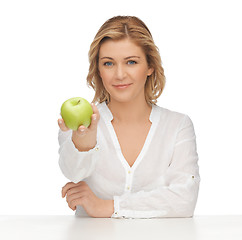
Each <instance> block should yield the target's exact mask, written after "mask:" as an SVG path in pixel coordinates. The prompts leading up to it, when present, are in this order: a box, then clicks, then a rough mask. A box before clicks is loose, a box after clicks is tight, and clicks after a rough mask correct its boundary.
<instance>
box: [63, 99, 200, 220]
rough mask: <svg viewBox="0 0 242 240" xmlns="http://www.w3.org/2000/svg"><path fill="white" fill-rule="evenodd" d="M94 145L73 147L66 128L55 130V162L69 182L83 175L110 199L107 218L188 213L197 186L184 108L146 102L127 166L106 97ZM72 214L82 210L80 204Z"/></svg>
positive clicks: (190, 126)
mask: <svg viewBox="0 0 242 240" xmlns="http://www.w3.org/2000/svg"><path fill="white" fill-rule="evenodd" d="M97 107H98V110H99V112H100V116H101V117H100V120H99V123H98V129H97V145H96V146H95V147H94V148H93V149H91V150H89V151H87V152H79V151H78V150H77V149H76V148H75V146H74V144H73V142H72V139H71V137H72V131H71V130H70V131H67V132H62V131H61V130H60V131H59V144H60V148H59V156H60V157H59V165H60V168H61V170H62V172H63V174H64V175H65V176H66V177H67V178H68V179H69V180H71V181H72V182H75V183H77V182H79V181H85V182H86V183H87V184H88V186H89V187H90V188H91V190H92V191H93V192H94V194H96V196H97V197H99V198H102V199H113V200H114V213H113V215H112V217H113V218H157V217H191V216H193V213H194V209H195V205H196V202H197V196H198V190H199V183H200V177H199V168H198V164H197V161H198V155H197V150H196V136H195V133H194V128H193V124H192V121H191V119H190V118H189V117H188V116H187V115H184V114H181V113H177V112H173V111H170V110H168V109H165V108H162V107H159V106H157V105H153V106H152V110H151V114H150V121H151V122H152V125H151V128H150V130H149V133H148V135H147V138H146V141H145V143H144V146H143V148H142V150H141V152H140V154H139V156H138V157H137V159H136V161H135V162H134V164H133V165H132V167H130V166H129V164H128V163H127V161H126V160H125V158H124V156H123V154H122V151H121V148H120V144H119V142H118V138H117V136H116V133H115V131H114V128H113V126H112V123H111V121H112V119H113V116H112V113H111V111H110V110H109V108H108V106H107V105H106V103H105V102H104V103H101V104H98V105H97ZM76 215H78V216H87V214H86V212H85V210H84V209H83V208H82V207H81V206H77V210H76Z"/></svg>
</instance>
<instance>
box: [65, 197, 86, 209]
mask: <svg viewBox="0 0 242 240" xmlns="http://www.w3.org/2000/svg"><path fill="white" fill-rule="evenodd" d="M82 202H83V199H82V198H78V199H74V200H72V201H71V202H70V203H68V206H69V208H71V209H72V210H73V211H74V210H76V207H77V206H82V205H83V203H82Z"/></svg>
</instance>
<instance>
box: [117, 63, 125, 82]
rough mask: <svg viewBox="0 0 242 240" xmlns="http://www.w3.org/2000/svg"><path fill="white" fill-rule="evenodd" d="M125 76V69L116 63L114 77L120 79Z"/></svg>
mask: <svg viewBox="0 0 242 240" xmlns="http://www.w3.org/2000/svg"><path fill="white" fill-rule="evenodd" d="M125 77H126V70H125V67H124V66H122V65H121V64H120V65H117V68H116V79H117V80H120V81H122V80H123V79H125Z"/></svg>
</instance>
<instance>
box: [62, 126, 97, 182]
mask: <svg viewBox="0 0 242 240" xmlns="http://www.w3.org/2000/svg"><path fill="white" fill-rule="evenodd" d="M71 137H72V131H67V132H63V131H61V130H59V135H58V140H59V146H60V147H59V166H60V168H61V171H62V173H63V174H64V175H65V177H67V178H68V179H69V180H71V181H72V182H74V183H77V182H79V181H81V180H83V179H84V178H86V177H88V176H90V175H91V173H92V172H93V171H94V169H95V164H96V161H97V158H98V151H99V148H98V144H97V145H96V146H95V147H94V148H93V149H91V150H89V151H87V152H79V151H78V150H77V149H76V147H75V145H74V144H73V142H72V139H71Z"/></svg>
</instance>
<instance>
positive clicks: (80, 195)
mask: <svg viewBox="0 0 242 240" xmlns="http://www.w3.org/2000/svg"><path fill="white" fill-rule="evenodd" d="M84 196H85V191H79V192H76V193H73V194H71V195H70V196H66V202H67V203H68V205H71V203H72V201H74V200H76V199H79V198H83V197H84Z"/></svg>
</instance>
